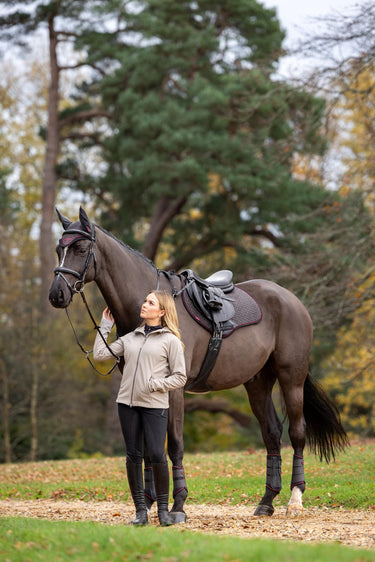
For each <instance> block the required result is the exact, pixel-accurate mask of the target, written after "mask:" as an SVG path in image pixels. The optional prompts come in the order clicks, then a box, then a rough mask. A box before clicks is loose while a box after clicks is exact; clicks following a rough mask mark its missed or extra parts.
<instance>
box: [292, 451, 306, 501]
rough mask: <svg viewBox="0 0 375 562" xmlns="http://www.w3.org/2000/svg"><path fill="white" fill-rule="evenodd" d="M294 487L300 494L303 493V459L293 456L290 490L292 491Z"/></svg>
mask: <svg viewBox="0 0 375 562" xmlns="http://www.w3.org/2000/svg"><path fill="white" fill-rule="evenodd" d="M295 486H298V488H299V489H300V490H301V492H304V491H305V473H304V462H303V457H301V456H300V455H293V472H292V482H291V484H290V489H291V490H293V488H294V487H295Z"/></svg>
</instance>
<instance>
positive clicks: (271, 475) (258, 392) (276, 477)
mask: <svg viewBox="0 0 375 562" xmlns="http://www.w3.org/2000/svg"><path fill="white" fill-rule="evenodd" d="M275 380H276V376H275V374H274V372H273V371H272V368H271V367H270V365H269V363H268V364H267V365H265V366H264V367H263V369H262V370H261V371H260V372H259V373H258V374H257V375H256V376H255V377H253V378H252V379H250V381H249V382H247V383H246V384H245V385H244V386H245V388H246V391H247V394H248V396H249V402H250V406H251V408H252V410H253V413H254V415H255V417H256V418H257V420H258V422H259V425H260V429H261V431H262V437H263V441H264V444H265V446H266V449H267V475H266V491H265V493H264V496H263V498H262V499H261V501H260V502H259V505H258V507H257V508H256V510H255V512H254V515H268V516H271V515H272V514H273V512H274V511H275V510H274V507H273V505H272V503H273V500H274V499H275V497H276V496H277V494H279V492H280V490H281V455H280V441H281V434H282V429H283V427H282V424H281V422H280V420H279V418H278V416H277V413H276V410H275V407H274V404H273V401H272V388H273V386H274V384H275Z"/></svg>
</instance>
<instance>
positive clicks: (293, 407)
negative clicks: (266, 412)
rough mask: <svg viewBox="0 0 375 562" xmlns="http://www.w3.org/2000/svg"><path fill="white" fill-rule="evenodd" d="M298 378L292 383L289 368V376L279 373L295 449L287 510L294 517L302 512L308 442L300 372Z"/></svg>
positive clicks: (302, 383)
mask: <svg viewBox="0 0 375 562" xmlns="http://www.w3.org/2000/svg"><path fill="white" fill-rule="evenodd" d="M296 378H297V380H298V381H299V382H298V383H294V384H292V383H291V381H292V380H293V376H292V375H291V371H290V370H288V375H287V376H286V373H285V371H281V372H280V374H279V382H280V387H281V390H282V392H283V396H284V401H285V406H286V411H287V414H288V419H289V437H290V441H291V444H292V447H293V451H294V455H293V468H292V479H291V485H290V489H291V491H292V494H291V497H290V500H289V503H288V507H287V510H286V512H287V515H289V516H292V517H293V516H297V515H300V514H301V513H302V511H303V505H302V494H303V492H304V491H305V475H304V462H303V451H304V448H305V443H306V424H305V418H304V415H303V386H304V378H303V380H301V376H300V374H298V377H294V379H296Z"/></svg>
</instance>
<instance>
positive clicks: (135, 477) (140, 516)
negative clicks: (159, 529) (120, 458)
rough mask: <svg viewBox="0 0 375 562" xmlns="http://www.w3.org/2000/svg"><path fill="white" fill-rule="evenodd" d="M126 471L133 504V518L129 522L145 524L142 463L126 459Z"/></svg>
mask: <svg viewBox="0 0 375 562" xmlns="http://www.w3.org/2000/svg"><path fill="white" fill-rule="evenodd" d="M126 471H127V474H128V482H129V488H130V492H131V495H132V498H133V502H134V505H135V519H134V520H133V521H131V522H130V524H131V525H147V523H148V518H147V508H146V502H145V494H144V489H143V474H142V464H141V463H135V462H132V461H131V460H129V459H126Z"/></svg>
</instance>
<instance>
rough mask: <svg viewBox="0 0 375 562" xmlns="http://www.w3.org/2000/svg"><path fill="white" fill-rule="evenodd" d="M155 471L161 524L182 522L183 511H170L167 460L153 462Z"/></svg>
mask: <svg viewBox="0 0 375 562" xmlns="http://www.w3.org/2000/svg"><path fill="white" fill-rule="evenodd" d="M152 470H153V473H154V480H155V490H156V501H157V504H158V517H159V522H160V525H163V526H166V525H175V524H176V523H182V522H183V521H184V520H185V519H184V518H181V516H182V515H185V514H181V513H169V512H168V500H169V470H168V463H167V462H159V463H153V464H152Z"/></svg>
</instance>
